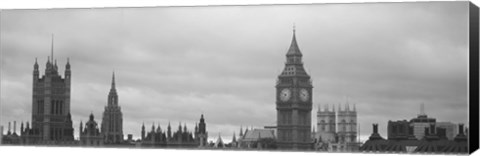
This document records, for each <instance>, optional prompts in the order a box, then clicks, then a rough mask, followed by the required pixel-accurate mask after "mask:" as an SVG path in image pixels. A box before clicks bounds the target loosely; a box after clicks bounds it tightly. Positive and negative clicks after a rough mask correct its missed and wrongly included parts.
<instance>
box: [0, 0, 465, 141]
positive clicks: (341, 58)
mask: <svg viewBox="0 0 480 156" xmlns="http://www.w3.org/2000/svg"><path fill="white" fill-rule="evenodd" d="M467 4H468V3H467V2H437V3H377V4H374V3H372V4H327V5H278V6H268V5H265V6H215V7H160V8H109V9H54V10H2V13H1V18H0V22H1V23H0V24H1V25H0V26H1V27H0V32H1V35H0V45H1V46H0V50H1V55H2V57H1V99H0V100H1V112H0V113H1V115H0V117H1V118H0V124H2V125H5V127H6V126H7V125H8V121H13V120H17V122H20V121H30V120H31V105H32V104H31V98H32V71H33V64H34V61H35V58H36V57H38V62H39V65H40V71H41V75H43V73H44V70H45V63H46V61H47V56H49V54H50V46H51V38H50V37H51V34H52V33H53V34H55V47H54V51H55V54H54V55H55V58H56V59H57V61H58V64H59V68H60V71H61V73H62V75H63V71H64V69H65V68H64V67H65V63H66V59H67V57H69V58H70V63H71V66H72V91H71V98H72V100H71V112H72V119H73V123H74V128H75V135H76V136H77V135H78V126H79V122H80V121H81V120H83V121H86V120H87V119H88V115H89V114H90V113H91V112H92V113H93V114H94V115H95V118H96V120H97V122H101V114H102V112H103V109H104V106H106V103H107V95H108V91H109V89H110V82H111V75H112V71H115V74H116V83H117V91H118V95H119V104H120V106H121V107H122V111H123V119H124V134H125V135H126V134H133V135H134V137H135V138H138V137H139V136H140V130H141V129H140V128H141V124H142V122H145V124H146V127H147V129H150V127H151V124H152V123H155V125H158V123H160V124H161V126H162V128H163V129H164V128H166V126H167V124H168V122H169V121H170V122H171V124H172V126H173V127H177V126H178V123H179V122H181V123H182V125H183V124H184V123H186V124H187V127H188V128H189V129H190V130H192V129H193V127H194V124H195V122H198V120H199V117H200V114H202V113H204V114H205V118H206V122H207V130H208V131H209V136H210V137H211V138H215V137H217V136H218V135H219V134H221V135H222V137H223V138H224V139H226V140H229V139H231V135H232V133H233V132H234V131H235V132H236V134H238V131H239V128H240V125H243V126H244V127H245V126H253V127H256V128H260V127H263V126H265V125H274V124H275V123H276V121H275V119H276V110H275V88H274V85H275V81H276V78H277V76H278V75H279V74H280V72H281V70H282V69H283V67H284V62H285V54H286V52H287V50H288V47H289V45H290V42H291V39H292V25H293V23H295V25H296V35H297V41H298V44H299V47H300V49H301V50H302V53H303V56H304V58H303V59H304V65H305V67H306V69H307V71H308V73H309V74H310V75H311V76H312V79H313V86H314V93H313V100H314V105H315V106H314V111H312V114H313V115H315V114H316V109H317V105H319V104H338V103H344V102H345V101H346V100H345V99H346V97H349V101H350V102H351V103H356V107H357V111H358V120H359V121H358V122H359V123H360V126H361V135H362V136H363V137H368V136H369V135H370V134H371V124H372V123H379V124H380V127H379V129H380V132H381V135H382V136H384V137H386V123H387V122H388V120H403V119H407V120H409V119H411V118H413V117H415V116H416V115H417V114H418V113H419V107H420V104H421V103H425V108H426V113H427V114H428V115H429V116H431V117H435V118H437V120H438V121H451V122H454V123H466V122H467V111H468V105H467V86H468V82H467V78H468V77H467V74H468V70H467V69H468V42H467V41H468V38H467V37H468V18H467V17H468V16H467V15H468V10H467ZM313 122H316V119H315V118H313ZM314 125H316V124H314ZM17 127H20V126H19V125H17Z"/></svg>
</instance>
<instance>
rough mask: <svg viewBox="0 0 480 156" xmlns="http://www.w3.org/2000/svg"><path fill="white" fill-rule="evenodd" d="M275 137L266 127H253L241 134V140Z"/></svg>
mask: <svg viewBox="0 0 480 156" xmlns="http://www.w3.org/2000/svg"><path fill="white" fill-rule="evenodd" d="M265 138H272V139H274V138H275V135H274V132H273V130H268V129H254V130H251V131H246V132H245V135H243V138H242V141H258V140H259V139H265Z"/></svg>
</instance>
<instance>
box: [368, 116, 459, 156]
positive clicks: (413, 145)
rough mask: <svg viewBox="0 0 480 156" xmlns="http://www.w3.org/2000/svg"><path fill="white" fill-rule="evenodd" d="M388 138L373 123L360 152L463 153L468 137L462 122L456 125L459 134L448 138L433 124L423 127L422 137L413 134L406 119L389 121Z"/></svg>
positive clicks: (443, 130)
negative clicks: (370, 132) (379, 132)
mask: <svg viewBox="0 0 480 156" xmlns="http://www.w3.org/2000/svg"><path fill="white" fill-rule="evenodd" d="M388 129H389V130H388V136H389V137H388V139H384V138H383V137H381V136H380V134H378V124H373V133H372V135H371V136H370V138H369V139H368V140H367V141H366V142H365V144H363V145H362V147H360V151H362V152H386V153H428V154H431V153H436V154H465V153H467V152H468V138H467V136H466V135H465V134H464V133H463V129H464V128H463V124H459V125H458V131H459V134H457V135H456V136H455V138H454V139H453V140H448V139H447V136H446V133H445V132H446V131H445V129H444V128H441V127H436V126H435V125H434V124H431V125H429V127H425V128H424V131H423V133H424V135H423V137H422V139H417V138H416V137H415V136H414V128H413V126H410V125H409V123H408V122H406V120H403V121H389V125H388Z"/></svg>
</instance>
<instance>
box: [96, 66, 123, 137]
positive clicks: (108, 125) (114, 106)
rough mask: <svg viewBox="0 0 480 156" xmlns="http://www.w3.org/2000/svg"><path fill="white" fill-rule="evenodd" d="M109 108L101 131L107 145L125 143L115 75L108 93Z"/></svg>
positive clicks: (107, 107)
mask: <svg viewBox="0 0 480 156" xmlns="http://www.w3.org/2000/svg"><path fill="white" fill-rule="evenodd" d="M107 102H108V103H107V106H105V111H104V112H103V119H102V126H101V130H102V133H103V135H104V140H105V143H106V144H118V143H122V142H123V118H122V110H121V107H120V106H119V105H118V95H117V89H116V88H115V73H113V75H112V85H111V88H110V92H109V93H108V100H107Z"/></svg>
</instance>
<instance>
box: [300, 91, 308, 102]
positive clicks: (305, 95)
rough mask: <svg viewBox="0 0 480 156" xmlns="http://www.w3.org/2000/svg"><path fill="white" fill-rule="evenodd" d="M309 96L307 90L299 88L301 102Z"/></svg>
mask: <svg viewBox="0 0 480 156" xmlns="http://www.w3.org/2000/svg"><path fill="white" fill-rule="evenodd" d="M309 96H310V95H309V94H308V91H307V90H306V89H302V90H300V100H302V101H303V102H306V101H307V100H308V98H309Z"/></svg>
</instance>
